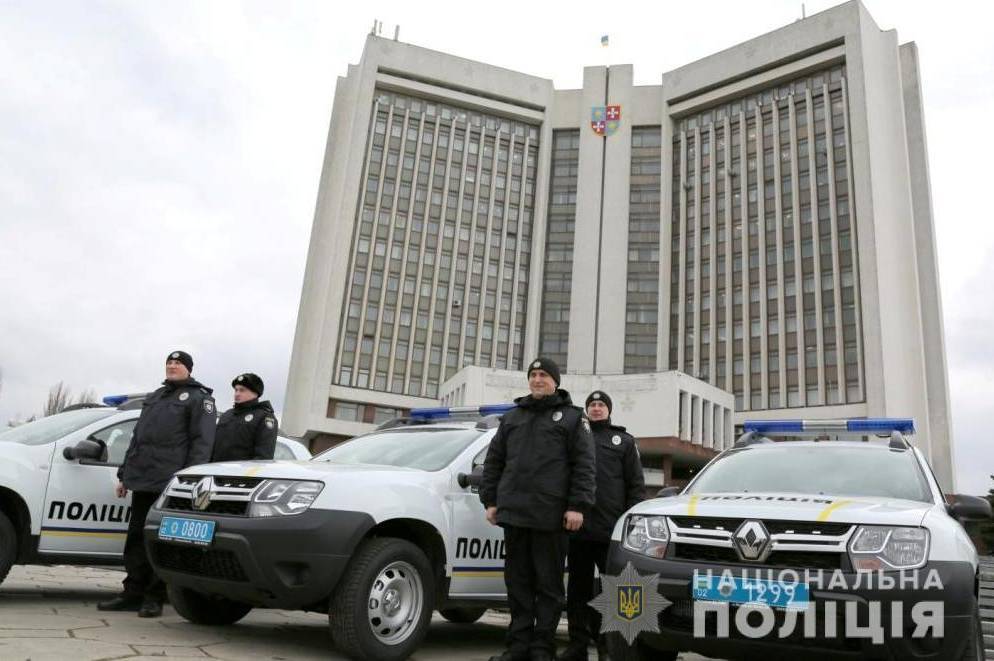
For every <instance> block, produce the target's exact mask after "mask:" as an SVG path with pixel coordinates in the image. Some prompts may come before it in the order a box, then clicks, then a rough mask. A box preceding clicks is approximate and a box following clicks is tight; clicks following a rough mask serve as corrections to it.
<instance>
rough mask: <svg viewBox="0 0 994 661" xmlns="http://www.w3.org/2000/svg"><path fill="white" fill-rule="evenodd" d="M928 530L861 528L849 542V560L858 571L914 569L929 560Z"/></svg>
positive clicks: (887, 527)
mask: <svg viewBox="0 0 994 661" xmlns="http://www.w3.org/2000/svg"><path fill="white" fill-rule="evenodd" d="M928 541H929V537H928V530H926V529H925V528H903V527H895V526H860V527H859V528H857V529H856V534H855V535H853V537H852V540H851V541H850V542H849V558H850V559H851V560H852V565H853V568H854V569H856V570H858V571H880V570H884V571H887V570H892V569H917V568H918V567H921V566H922V565H924V564H925V561H926V560H928Z"/></svg>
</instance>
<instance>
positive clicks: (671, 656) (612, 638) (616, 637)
mask: <svg viewBox="0 0 994 661" xmlns="http://www.w3.org/2000/svg"><path fill="white" fill-rule="evenodd" d="M606 640H607V651H608V654H610V655H611V661H676V659H677V656H678V655H679V652H672V651H669V650H666V651H664V650H657V649H654V648H652V647H649V646H648V645H646V644H645V643H643V642H642V641H640V640H639V639H637V638H636V639H635V644H634V645H629V644H628V641H626V640H625V639H624V638H622V637H621V634H619V633H614V632H612V633H609V634H607V635H606Z"/></svg>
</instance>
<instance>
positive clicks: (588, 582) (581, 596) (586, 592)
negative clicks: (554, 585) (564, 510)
mask: <svg viewBox="0 0 994 661" xmlns="http://www.w3.org/2000/svg"><path fill="white" fill-rule="evenodd" d="M608 546H609V542H595V541H590V540H586V539H576V538H572V539H570V540H569V583H568V585H567V593H566V595H567V596H566V617H567V618H568V619H569V640H570V643H576V644H583V645H586V644H588V643H589V642H590V641H591V639H594V640H596V638H597V636H598V635H599V634H600V630H601V628H600V627H601V616H600V613H598V612H597V611H595V610H594V609H593V608H591V607H590V606H588V605H587V604H588V603H590V600H591V599H593V598H594V567H595V566H596V567H597V569H598V570H600V572H601V573H602V574H603V573H604V567H605V565H606V564H607V551H608Z"/></svg>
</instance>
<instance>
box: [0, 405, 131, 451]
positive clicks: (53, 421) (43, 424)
mask: <svg viewBox="0 0 994 661" xmlns="http://www.w3.org/2000/svg"><path fill="white" fill-rule="evenodd" d="M117 412H118V410H117V409H111V408H95V409H79V410H78V411H67V412H65V413H57V414H55V415H50V416H48V417H47V418H42V419H41V420H35V421H34V422H29V423H27V424H24V425H20V426H19V427H14V428H13V429H8V430H7V431H5V432H2V433H0V443H23V444H24V445H44V444H45V443H51V442H52V441H56V440H58V439H60V438H62V437H63V436H65V435H66V434H71V433H73V432H74V431H78V430H80V429H82V428H83V427H85V426H87V425H88V424H90V423H92V422H96V421H97V420H100V419H102V418H106V417H107V416H110V415H113V414H115V413H117Z"/></svg>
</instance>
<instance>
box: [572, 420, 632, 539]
mask: <svg viewBox="0 0 994 661" xmlns="http://www.w3.org/2000/svg"><path fill="white" fill-rule="evenodd" d="M590 428H591V430H592V431H593V435H594V447H595V448H596V449H597V502H596V504H595V505H594V509H593V510H591V512H590V514H589V515H587V516H586V517H584V519H583V527H582V528H580V529H579V530H578V531H576V532H575V533H573V535H574V536H575V537H577V538H578V539H588V540H592V541H598V542H607V541H610V539H611V532H612V531H613V530H614V524H615V523H617V521H618V518H619V517H620V516H621V514H622V513H623V512H624V511H625V510H627V509H628V508H629V507H631V506H632V505H634V504H635V503H638V502H640V501H642V500H644V499H645V475H644V474H643V472H642V460H641V459H640V458H639V451H638V445H637V444H636V442H635V438H634V437H633V436H632V435H631V434H629V433H628V432H626V431H625V428H624V427H621V426H619V425H612V424H611V420H610V419H607V420H599V421H597V422H591V423H590Z"/></svg>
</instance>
